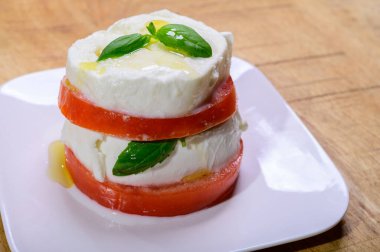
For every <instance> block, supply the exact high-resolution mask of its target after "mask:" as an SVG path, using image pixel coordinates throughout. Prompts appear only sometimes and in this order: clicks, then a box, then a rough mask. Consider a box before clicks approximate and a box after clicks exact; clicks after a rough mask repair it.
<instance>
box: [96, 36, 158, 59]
mask: <svg viewBox="0 0 380 252" xmlns="http://www.w3.org/2000/svg"><path fill="white" fill-rule="evenodd" d="M150 38H151V35H149V34H146V35H141V34H138V33H134V34H130V35H125V36H121V37H119V38H117V39H115V40H113V41H112V42H111V43H109V44H108V45H107V46H106V47H105V48H104V49H103V51H102V53H101V54H100V56H99V58H98V60H97V61H101V60H105V59H108V58H117V57H121V56H123V55H125V54H129V53H131V52H134V51H136V50H138V49H140V48H143V47H144V46H145V45H147V44H148V43H149V41H150Z"/></svg>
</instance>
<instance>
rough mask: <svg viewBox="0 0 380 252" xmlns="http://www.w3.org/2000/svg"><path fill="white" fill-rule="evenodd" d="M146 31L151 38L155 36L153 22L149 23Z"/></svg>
mask: <svg viewBox="0 0 380 252" xmlns="http://www.w3.org/2000/svg"><path fill="white" fill-rule="evenodd" d="M146 29H148V31H149V33H150V34H152V35H153V36H154V35H155V34H156V27H155V26H154V24H153V22H150V23H149V25H148V26H147V27H146Z"/></svg>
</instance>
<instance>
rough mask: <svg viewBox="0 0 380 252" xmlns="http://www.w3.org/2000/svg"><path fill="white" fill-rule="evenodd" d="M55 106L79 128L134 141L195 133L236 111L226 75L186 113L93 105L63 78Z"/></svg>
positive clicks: (232, 90) (231, 88) (216, 123)
mask: <svg viewBox="0 0 380 252" xmlns="http://www.w3.org/2000/svg"><path fill="white" fill-rule="evenodd" d="M58 106H59V108H60V109H61V112H62V114H63V115H64V116H65V117H66V118H67V119H68V120H70V121H71V122H72V123H74V124H76V125H78V126H81V127H83V128H87V129H90V130H93V131H97V132H101V133H104V134H108V135H113V136H116V137H120V138H127V139H131V140H136V141H155V140H163V139H171V138H183V137H186V136H190V135H195V134H199V133H201V132H203V131H205V130H207V129H210V128H212V127H214V126H216V125H218V124H220V123H223V122H224V121H226V120H228V119H229V118H230V117H231V116H232V115H233V114H234V113H235V111H236V91H235V88H234V85H233V81H232V79H231V77H229V78H228V79H227V80H226V81H225V82H224V83H222V84H220V85H219V86H218V87H217V88H216V90H215V91H214V93H213V94H212V96H211V97H210V99H209V100H208V101H207V102H206V103H205V104H203V105H202V106H201V107H199V108H197V109H195V110H194V111H192V112H191V113H189V114H187V115H184V116H182V117H175V118H174V117H172V118H146V117H138V116H133V115H128V114H126V113H122V112H116V111H110V110H107V109H104V108H102V107H99V106H96V105H95V104H94V103H92V102H91V101H89V100H88V99H86V98H85V97H84V96H83V94H82V93H81V92H80V91H78V90H76V89H75V88H72V87H70V86H69V85H68V80H67V79H66V78H64V79H63V80H62V82H61V88H60V93H59V99H58Z"/></svg>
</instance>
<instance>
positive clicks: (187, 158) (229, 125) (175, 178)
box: [62, 114, 241, 186]
mask: <svg viewBox="0 0 380 252" xmlns="http://www.w3.org/2000/svg"><path fill="white" fill-rule="evenodd" d="M240 128H241V120H240V117H239V115H238V114H236V115H235V116H234V117H232V118H231V119H229V120H228V121H227V122H225V123H223V124H221V125H219V126H217V127H214V128H212V129H210V130H208V131H205V132H203V133H201V134H198V135H194V136H191V137H187V138H186V146H182V145H181V143H180V142H179V141H178V143H177V145H176V147H175V150H174V151H173V152H172V153H171V155H170V156H169V157H168V158H167V159H165V160H164V161H163V162H162V163H160V164H157V165H155V166H154V167H152V168H150V169H147V170H145V171H144V172H142V173H139V174H134V175H129V176H121V177H118V176H114V175H113V174H112V168H113V166H114V164H115V162H116V160H117V157H118V155H119V154H120V153H121V152H122V151H123V150H124V149H125V148H126V147H127V145H128V143H129V141H127V140H124V139H120V138H115V137H111V136H107V135H103V134H100V133H96V132H94V131H90V130H87V129H84V128H81V127H79V126H76V125H74V124H72V123H70V122H69V121H66V122H65V125H64V127H63V131H62V141H63V142H64V144H65V145H67V146H68V147H69V148H70V149H71V150H72V151H73V152H74V154H75V156H76V157H77V158H78V160H79V161H80V162H81V163H82V164H83V165H84V166H85V167H87V169H89V170H90V171H92V172H93V174H94V177H95V178H96V179H97V180H98V181H104V180H105V179H107V180H109V181H112V182H116V183H121V184H127V185H134V186H144V185H163V184H170V183H175V182H179V181H181V180H182V179H183V178H184V177H186V176H189V175H191V174H193V173H195V172H197V171H199V170H202V171H204V170H209V171H211V172H213V171H217V170H218V169H220V168H221V167H222V166H223V165H224V164H225V163H227V162H228V161H229V160H231V159H232V158H233V157H234V156H235V155H236V153H237V151H238V149H239V145H240V136H241V130H240Z"/></svg>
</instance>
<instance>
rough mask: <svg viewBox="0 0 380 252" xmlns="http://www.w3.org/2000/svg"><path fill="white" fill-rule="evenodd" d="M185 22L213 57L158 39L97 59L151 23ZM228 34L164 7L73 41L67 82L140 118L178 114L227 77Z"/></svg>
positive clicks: (114, 108) (98, 101)
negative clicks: (171, 46) (192, 53)
mask: <svg viewBox="0 0 380 252" xmlns="http://www.w3.org/2000/svg"><path fill="white" fill-rule="evenodd" d="M155 20H158V21H157V22H162V23H163V24H165V23H170V24H184V25H187V26H189V27H191V28H193V29H194V30H195V31H196V32H198V33H199V34H200V35H201V36H202V37H203V38H204V39H205V40H206V41H207V42H208V43H209V44H210V46H211V48H212V57H210V58H195V57H187V56H183V55H180V54H178V53H175V52H172V51H170V49H168V48H166V47H165V46H164V45H163V44H161V43H160V42H157V43H153V44H151V45H149V46H147V47H146V48H142V49H140V50H138V51H136V52H133V53H131V54H128V55H124V56H122V57H119V58H114V59H107V60H104V61H100V62H96V60H97V58H98V55H99V53H100V52H101V50H103V49H104V47H105V46H106V45H108V44H109V43H110V42H111V41H112V40H114V39H116V38H118V37H120V36H123V35H127V34H133V33H141V34H146V33H148V31H147V29H146V28H145V26H146V25H147V24H148V23H149V22H151V21H155ZM231 50H232V35H231V34H230V33H219V32H217V31H216V30H214V29H212V28H210V27H208V26H206V25H205V24H203V23H201V22H198V21H195V20H193V19H190V18H187V17H184V16H180V15H177V14H175V13H172V12H170V11H167V10H162V11H157V12H153V13H150V14H143V15H138V16H134V17H130V18H126V19H122V20H120V21H118V22H116V23H115V24H113V25H112V26H111V27H110V28H108V29H107V30H105V31H99V32H96V33H94V34H92V35H90V36H88V37H87V38H85V39H82V40H78V41H76V42H75V43H74V44H73V45H72V46H71V47H70V49H69V52H68V59H67V66H66V74H67V78H68V79H69V81H70V82H71V83H72V85H74V86H75V87H76V88H78V89H79V90H80V91H81V92H82V93H83V94H84V96H85V97H86V98H87V99H89V100H90V101H92V102H93V103H94V104H96V105H98V106H100V107H103V108H106V109H108V110H112V111H120V112H125V113H128V114H131V115H136V116H141V117H160V118H165V117H178V116H182V115H184V114H186V113H189V112H191V111H192V110H193V109H195V108H196V107H198V106H199V105H200V104H201V103H202V102H203V101H204V100H205V99H206V98H207V97H209V96H210V94H211V93H212V91H213V90H214V88H215V86H216V85H217V84H219V83H220V82H222V81H224V80H225V79H226V78H227V77H228V75H229V68H230V60H231Z"/></svg>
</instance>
